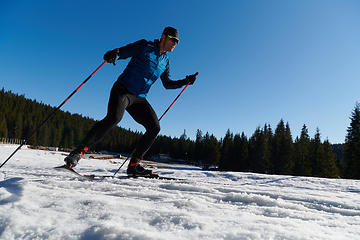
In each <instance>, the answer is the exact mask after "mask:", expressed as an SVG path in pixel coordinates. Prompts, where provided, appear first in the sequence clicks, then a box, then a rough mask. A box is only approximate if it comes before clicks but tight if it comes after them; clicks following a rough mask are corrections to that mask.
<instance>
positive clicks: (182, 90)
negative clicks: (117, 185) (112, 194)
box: [114, 72, 199, 177]
mask: <svg viewBox="0 0 360 240" xmlns="http://www.w3.org/2000/svg"><path fill="white" fill-rule="evenodd" d="M195 75H196V76H197V75H199V73H198V72H197V73H195ZM189 85H190V82H188V84H186V86H185V87H184V88H183V90H182V91H181V92H180V93H179V94H178V95H177V97H176V98H175V100H174V101H173V102H172V103H171V104H170V106H169V107H168V108H167V109H166V110H165V112H164V113H163V115H161V117H160V118H159V122H160V120H161V119H162V118H163V117H164V116H165V114H166V113H167V112H168V111H169V109H170V108H171V107H172V105H174V103H175V102H176V101H177V100H178V98H179V97H180V96H181V94H182V93H183V92H184V91H185V89H186V88H187V87H188V86H189ZM135 150H136V149H134V151H132V153H131V154H130V155H129V156H128V157H127V158H126V159H125V161H124V162H123V163H122V164H121V166H120V167H119V169H118V170H117V171H116V172H115V173H114V177H115V175H116V174H117V172H118V171H119V170H120V169H121V168H122V166H124V164H125V163H126V162H127V160H129V158H130V156H131V155H132V154H133V153H134V152H135Z"/></svg>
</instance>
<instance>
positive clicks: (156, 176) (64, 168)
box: [54, 165, 184, 181]
mask: <svg viewBox="0 0 360 240" xmlns="http://www.w3.org/2000/svg"><path fill="white" fill-rule="evenodd" d="M54 169H55V170H58V171H63V172H69V173H72V174H75V175H76V176H77V177H79V178H81V179H84V180H88V181H91V180H93V179H94V178H108V177H115V176H113V175H103V176H102V175H82V174H80V173H78V172H76V171H75V170H74V169H73V168H71V167H69V166H67V165H62V166H58V167H54ZM120 178H150V179H158V180H172V181H181V180H184V179H179V178H172V177H163V176H159V174H155V173H153V174H151V175H127V176H120Z"/></svg>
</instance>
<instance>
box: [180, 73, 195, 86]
mask: <svg viewBox="0 0 360 240" xmlns="http://www.w3.org/2000/svg"><path fill="white" fill-rule="evenodd" d="M197 75H199V73H198V72H197V73H195V74H192V75H187V76H186V78H185V79H183V80H181V82H182V85H187V84H188V83H190V85H193V84H194V82H195V80H196V76H197Z"/></svg>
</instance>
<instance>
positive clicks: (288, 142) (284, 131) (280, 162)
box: [271, 119, 294, 174]
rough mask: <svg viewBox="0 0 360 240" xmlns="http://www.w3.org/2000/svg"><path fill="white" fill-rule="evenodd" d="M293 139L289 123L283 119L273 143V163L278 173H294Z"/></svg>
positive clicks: (275, 171) (277, 128)
mask: <svg viewBox="0 0 360 240" xmlns="http://www.w3.org/2000/svg"><path fill="white" fill-rule="evenodd" d="M293 151H294V150H293V140H292V136H291V132H290V127H289V124H288V123H287V124H286V127H285V124H284V121H283V120H282V119H281V120H280V122H279V124H278V125H277V127H276V130H275V134H274V138H273V144H272V154H271V156H272V164H273V166H274V173H276V174H292V168H293V165H294V161H293Z"/></svg>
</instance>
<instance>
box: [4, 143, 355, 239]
mask: <svg viewBox="0 0 360 240" xmlns="http://www.w3.org/2000/svg"><path fill="white" fill-rule="evenodd" d="M13 151H14V148H12V147H5V146H1V145H0V160H1V161H3V159H6V158H7V157H8V156H9V155H10V154H11V153H12V152H13ZM63 158H64V156H63V155H62V154H61V153H59V152H49V151H41V150H20V151H19V152H18V153H16V154H15V155H14V156H13V158H12V159H11V160H10V161H9V162H8V163H7V164H6V165H5V166H4V167H3V168H2V169H0V239H4V240H7V239H83V240H85V239H141V240H143V239H227V240H232V239H358V238H359V236H360V204H359V203H360V196H359V193H360V184H359V181H355V180H344V179H321V178H305V177H294V176H278V175H263V174H253V173H237V172H210V171H202V170H199V169H197V168H195V167H188V166H180V165H175V166H173V169H170V168H158V169H155V170H154V171H155V172H156V173H160V175H163V176H169V177H176V178H182V179H185V180H182V181H168V180H156V179H141V178H137V179H131V178H130V179H127V178H126V179H123V178H116V177H115V178H104V179H101V178H96V179H94V180H93V181H85V180H80V179H78V178H76V177H74V175H72V174H67V173H65V172H58V171H55V170H54V169H52V168H53V167H54V166H58V165H61V164H63ZM118 166H119V165H118V164H113V163H111V162H110V161H109V160H90V159H84V160H82V161H81V162H80V164H79V165H78V167H77V168H76V170H77V171H78V172H79V173H87V174H104V175H112V174H114V172H115V171H116V170H117V168H118ZM123 168H124V169H121V170H120V171H119V173H118V176H121V175H124V174H125V167H123Z"/></svg>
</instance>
